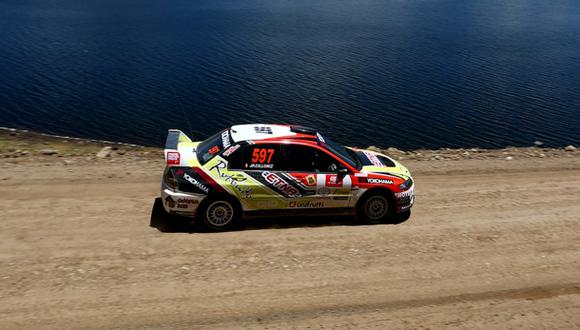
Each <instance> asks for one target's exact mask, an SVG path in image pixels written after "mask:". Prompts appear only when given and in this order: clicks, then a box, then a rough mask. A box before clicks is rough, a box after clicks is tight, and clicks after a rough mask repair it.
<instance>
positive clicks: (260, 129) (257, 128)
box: [254, 126, 272, 134]
mask: <svg viewBox="0 0 580 330" xmlns="http://www.w3.org/2000/svg"><path fill="white" fill-rule="evenodd" d="M254 131H255V132H256V133H258V134H272V127H269V126H254Z"/></svg>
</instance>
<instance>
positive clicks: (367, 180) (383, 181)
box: [358, 178, 394, 184]
mask: <svg viewBox="0 0 580 330" xmlns="http://www.w3.org/2000/svg"><path fill="white" fill-rule="evenodd" d="M358 181H359V182H361V183H370V184H393V183H394V182H393V180H390V179H379V178H359V179H358Z"/></svg>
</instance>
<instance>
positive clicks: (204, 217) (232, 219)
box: [198, 197, 241, 231]
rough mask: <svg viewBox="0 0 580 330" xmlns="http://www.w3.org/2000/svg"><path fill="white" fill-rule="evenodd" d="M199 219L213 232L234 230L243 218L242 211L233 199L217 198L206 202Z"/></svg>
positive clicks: (200, 211) (201, 208)
mask: <svg viewBox="0 0 580 330" xmlns="http://www.w3.org/2000/svg"><path fill="white" fill-rule="evenodd" d="M198 215H199V218H200V220H201V222H202V224H203V225H204V227H205V228H207V229H209V230H211V231H228V230H232V229H233V228H234V227H235V226H236V225H237V224H238V222H239V220H240V218H241V209H240V207H239V206H238V204H237V203H236V202H235V201H234V200H233V199H232V198H226V197H217V198H211V199H210V200H208V201H206V202H205V203H204V204H203V205H202V206H201V207H200V210H199V213H198Z"/></svg>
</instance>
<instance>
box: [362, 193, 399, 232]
mask: <svg viewBox="0 0 580 330" xmlns="http://www.w3.org/2000/svg"><path fill="white" fill-rule="evenodd" d="M394 208H395V203H394V202H393V197H392V196H390V195H389V194H388V193H386V192H382V191H377V192H369V193H367V194H366V195H364V196H363V197H362V198H361V199H360V200H359V201H358V204H357V212H356V218H357V222H358V223H361V224H368V225H375V224H379V223H386V222H390V221H391V220H392V217H393V214H395V210H394Z"/></svg>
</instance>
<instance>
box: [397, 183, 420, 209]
mask: <svg viewBox="0 0 580 330" xmlns="http://www.w3.org/2000/svg"><path fill="white" fill-rule="evenodd" d="M395 199H396V200H397V212H398V213H400V212H405V211H407V210H409V209H411V207H412V206H413V204H414V203H415V185H413V186H412V187H411V188H409V190H407V191H404V192H400V193H396V194H395Z"/></svg>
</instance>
